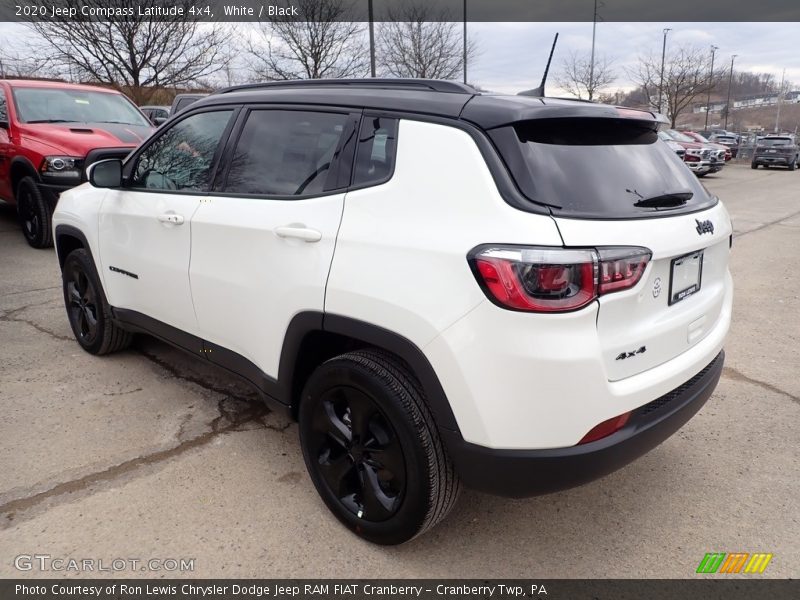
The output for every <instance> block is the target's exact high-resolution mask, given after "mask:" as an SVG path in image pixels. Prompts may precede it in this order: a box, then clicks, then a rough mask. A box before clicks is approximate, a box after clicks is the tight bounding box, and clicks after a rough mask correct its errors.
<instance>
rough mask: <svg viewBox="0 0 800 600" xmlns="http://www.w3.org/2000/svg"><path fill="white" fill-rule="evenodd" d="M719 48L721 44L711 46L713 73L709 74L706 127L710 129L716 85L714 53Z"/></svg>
mask: <svg viewBox="0 0 800 600" xmlns="http://www.w3.org/2000/svg"><path fill="white" fill-rule="evenodd" d="M717 50H719V46H711V73H710V74H709V76H708V99H707V100H706V127H705V131H708V113H709V112H711V88H712V87H714V54H716V52H717Z"/></svg>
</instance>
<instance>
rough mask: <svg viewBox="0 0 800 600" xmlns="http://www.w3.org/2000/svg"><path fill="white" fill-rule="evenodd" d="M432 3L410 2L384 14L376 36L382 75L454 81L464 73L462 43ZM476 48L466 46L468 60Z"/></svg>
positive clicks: (454, 27) (457, 29) (452, 24)
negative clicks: (383, 20) (383, 19)
mask: <svg viewBox="0 0 800 600" xmlns="http://www.w3.org/2000/svg"><path fill="white" fill-rule="evenodd" d="M431 4H432V3H425V4H423V3H420V2H415V1H413V0H412V1H410V2H407V3H405V4H400V5H399V6H394V5H393V6H392V8H391V9H389V10H388V11H387V17H386V21H385V22H383V23H382V24H381V25H380V27H379V29H378V35H377V43H376V46H377V54H378V63H379V65H380V70H381V71H382V74H383V75H388V76H391V77H426V78H432V79H457V78H459V77H460V76H461V74H462V73H463V72H464V42H463V38H462V37H461V32H460V27H459V25H458V24H457V23H455V22H452V21H448V15H447V14H446V13H444V12H434V9H432V8H431ZM476 55H477V46H476V44H475V43H474V42H472V41H470V42H469V43H468V45H467V60H468V61H471V60H472V59H473V58H474V57H475V56H476Z"/></svg>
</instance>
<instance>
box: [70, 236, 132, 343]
mask: <svg viewBox="0 0 800 600" xmlns="http://www.w3.org/2000/svg"><path fill="white" fill-rule="evenodd" d="M61 281H62V289H63V292H64V306H65V307H66V309H67V318H68V319H69V325H70V327H71V328H72V333H74V334H75V339H76V340H77V341H78V343H79V344H80V346H81V348H83V349H84V350H86V351H87V352H89V353H90V354H108V353H109V352H115V351H117V350H122V349H123V348H126V347H128V346H129V345H130V343H131V340H132V339H133V334H132V333H130V332H129V331H126V330H124V329H123V328H122V327H121V326H120V325H118V324H117V323H115V322H114V319H113V318H112V314H111V307H110V306H109V305H108V302H106V297H105V294H104V293H103V288H102V286H101V284H100V279H99V278H98V276H97V271H96V270H95V267H94V261H92V258H91V256H90V255H89V253H88V252H87V251H86V250H84V249H83V248H79V249H77V250H73V251H72V252H70V253H69V255H68V256H67V257H66V259H64V266H63V267H62V269H61Z"/></svg>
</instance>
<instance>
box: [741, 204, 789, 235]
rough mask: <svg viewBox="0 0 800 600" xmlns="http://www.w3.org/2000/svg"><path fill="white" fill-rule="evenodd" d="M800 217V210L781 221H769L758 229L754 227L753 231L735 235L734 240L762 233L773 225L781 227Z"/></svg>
mask: <svg viewBox="0 0 800 600" xmlns="http://www.w3.org/2000/svg"><path fill="white" fill-rule="evenodd" d="M797 216H800V210H798V211H797V212H793V213H792V214H790V215H786V216H784V217H781V218H780V219H776V220H775V221H769V222H768V223H762V224H761V225H759V226H758V227H754V228H753V229H748V230H747V231H742V232H741V233H734V234H733V239H737V238H740V237H743V236H745V235H749V234H751V233H755V232H757V231H761V230H762V229H766V228H767V227H772V226H773V225H781V224H782V223H783V222H784V221H788V220H789V219H793V218H794V217H797Z"/></svg>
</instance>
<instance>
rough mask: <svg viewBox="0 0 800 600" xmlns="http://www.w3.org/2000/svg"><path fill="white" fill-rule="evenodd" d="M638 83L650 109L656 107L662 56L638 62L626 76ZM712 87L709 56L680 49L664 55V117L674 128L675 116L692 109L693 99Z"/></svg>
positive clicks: (645, 58)
mask: <svg viewBox="0 0 800 600" xmlns="http://www.w3.org/2000/svg"><path fill="white" fill-rule="evenodd" d="M629 74H630V76H631V78H632V79H633V80H634V81H635V82H636V83H638V84H639V85H640V86H641V88H642V91H643V92H644V96H645V98H646V99H647V101H648V103H649V104H650V106H651V107H652V108H653V109H655V110H660V107H659V106H658V98H659V84H660V82H661V56H660V53H659V55H658V56H656V55H655V54H650V55H648V56H642V57H640V58H639V63H638V65H637V67H636V68H634V69H633V70H631V72H630V73H629ZM711 87H713V82H712V81H711V77H710V64H709V56H708V52H707V51H706V50H705V49H700V48H693V47H682V48H680V49H678V50H676V51H674V52H672V53H670V54H668V55H667V58H666V61H665V63H664V89H663V98H664V100H665V101H666V106H667V117H668V118H669V119H670V121H671V122H672V126H673V127H675V123H676V121H677V120H678V116H679V115H680V114H681V113H683V112H684V111H685V110H686V109H687V108H689V107H691V105H692V104H693V103H694V101H695V99H696V98H698V97H704V96H705V95H706V94H707V93H708V90H709V88H711Z"/></svg>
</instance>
